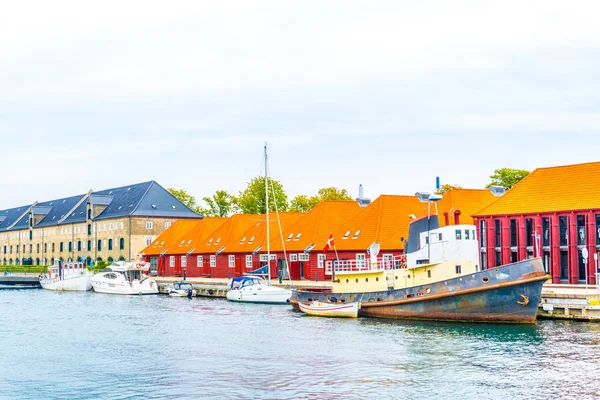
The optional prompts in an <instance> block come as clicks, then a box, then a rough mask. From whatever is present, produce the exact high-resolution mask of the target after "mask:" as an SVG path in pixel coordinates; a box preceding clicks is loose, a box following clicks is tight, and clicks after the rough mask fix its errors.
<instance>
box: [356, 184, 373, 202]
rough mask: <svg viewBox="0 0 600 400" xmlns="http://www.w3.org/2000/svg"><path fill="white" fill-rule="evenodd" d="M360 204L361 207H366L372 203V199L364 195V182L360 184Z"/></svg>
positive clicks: (358, 199) (358, 200)
mask: <svg viewBox="0 0 600 400" xmlns="http://www.w3.org/2000/svg"><path fill="white" fill-rule="evenodd" d="M356 201H357V202H358V205H359V206H361V207H366V206H368V205H369V204H371V199H367V198H365V197H363V185H362V183H361V184H360V185H358V198H357V199H356Z"/></svg>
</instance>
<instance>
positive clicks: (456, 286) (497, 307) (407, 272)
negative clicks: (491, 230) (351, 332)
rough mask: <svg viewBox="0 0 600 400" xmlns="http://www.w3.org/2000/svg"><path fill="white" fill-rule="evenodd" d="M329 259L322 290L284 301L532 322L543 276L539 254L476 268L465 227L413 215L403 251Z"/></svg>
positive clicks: (389, 314) (382, 313) (380, 312)
mask: <svg viewBox="0 0 600 400" xmlns="http://www.w3.org/2000/svg"><path fill="white" fill-rule="evenodd" d="M378 251H379V249H378V246H377V245H376V244H374V245H372V246H371V249H370V253H371V257H372V258H371V259H368V260H365V261H339V262H337V261H336V262H334V272H335V278H334V280H333V284H332V290H331V291H330V292H320V293H318V292H312V291H308V290H293V291H292V297H291V299H290V303H292V305H293V306H294V308H299V307H300V306H299V304H300V303H311V302H313V301H318V302H322V303H331V304H344V303H354V302H360V303H361V309H360V310H359V316H372V317H383V318H405V319H423V320H443V321H473V322H512V323H534V322H535V321H536V316H537V309H538V304H539V301H540V297H541V292H542V285H543V283H544V282H545V281H546V279H547V277H546V274H545V272H544V269H543V265H542V261H541V259H539V258H533V259H528V260H522V261H519V262H516V263H512V264H507V265H503V266H499V267H496V268H492V269H487V270H481V269H480V268H479V262H478V260H479V252H478V243H477V240H476V236H475V227H474V226H473V225H456V226H446V227H443V228H440V227H439V221H438V219H437V216H436V215H433V216H428V217H425V218H422V219H420V220H416V221H413V222H412V223H411V225H410V230H409V239H408V243H407V245H406V254H405V255H402V256H399V257H395V258H393V259H389V258H388V259H378V258H377V255H378Z"/></svg>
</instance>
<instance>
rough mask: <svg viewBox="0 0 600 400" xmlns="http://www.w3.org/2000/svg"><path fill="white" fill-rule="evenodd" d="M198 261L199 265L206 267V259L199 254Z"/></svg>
mask: <svg viewBox="0 0 600 400" xmlns="http://www.w3.org/2000/svg"><path fill="white" fill-rule="evenodd" d="M196 263H197V264H198V267H204V260H203V259H202V256H198V259H197V260H196Z"/></svg>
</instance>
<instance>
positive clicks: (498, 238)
mask: <svg viewBox="0 0 600 400" xmlns="http://www.w3.org/2000/svg"><path fill="white" fill-rule="evenodd" d="M501 228H502V224H501V223H500V220H499V219H496V220H494V246H495V247H501V246H502V232H501V231H500V229H501ZM496 265H500V264H496Z"/></svg>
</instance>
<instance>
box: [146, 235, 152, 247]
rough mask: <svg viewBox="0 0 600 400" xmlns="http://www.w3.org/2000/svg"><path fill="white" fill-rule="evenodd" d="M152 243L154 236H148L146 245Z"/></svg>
mask: <svg viewBox="0 0 600 400" xmlns="http://www.w3.org/2000/svg"><path fill="white" fill-rule="evenodd" d="M151 244H152V238H151V237H147V238H146V246H150V245H151Z"/></svg>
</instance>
